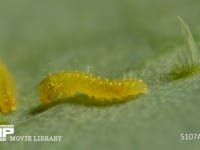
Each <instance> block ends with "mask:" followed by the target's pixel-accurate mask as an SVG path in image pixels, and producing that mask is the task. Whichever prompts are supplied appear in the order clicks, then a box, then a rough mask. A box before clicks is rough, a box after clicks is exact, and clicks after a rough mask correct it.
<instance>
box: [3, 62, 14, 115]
mask: <svg viewBox="0 0 200 150" xmlns="http://www.w3.org/2000/svg"><path fill="white" fill-rule="evenodd" d="M16 108H17V105H16V88H15V82H14V79H13V77H12V75H11V74H10V72H9V71H8V69H7V68H6V66H5V65H4V64H2V63H0V111H1V112H3V113H8V112H10V111H14V110H16Z"/></svg>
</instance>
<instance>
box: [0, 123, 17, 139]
mask: <svg viewBox="0 0 200 150" xmlns="http://www.w3.org/2000/svg"><path fill="white" fill-rule="evenodd" d="M9 134H14V125H0V141H7V135H9Z"/></svg>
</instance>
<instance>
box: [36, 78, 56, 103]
mask: <svg viewBox="0 0 200 150" xmlns="http://www.w3.org/2000/svg"><path fill="white" fill-rule="evenodd" d="M57 91H58V90H57V84H56V82H55V81H54V80H52V79H51V78H46V79H44V80H43V81H42V82H41V83H40V85H39V88H38V95H39V97H40V100H41V101H42V102H43V103H49V102H52V101H54V100H55V99H56V98H57V97H58V95H59V94H58V92H57Z"/></svg>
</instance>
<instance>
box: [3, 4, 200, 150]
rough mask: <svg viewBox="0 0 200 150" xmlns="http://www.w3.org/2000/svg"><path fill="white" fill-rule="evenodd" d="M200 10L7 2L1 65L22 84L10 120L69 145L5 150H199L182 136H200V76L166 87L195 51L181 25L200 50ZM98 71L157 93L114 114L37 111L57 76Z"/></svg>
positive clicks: (11, 145)
mask: <svg viewBox="0 0 200 150" xmlns="http://www.w3.org/2000/svg"><path fill="white" fill-rule="evenodd" d="M199 9H200V2H199V1H197V0H196V1H195V0H190V1H186V0H176V1H174V0H167V1H164V0H163V1H162V0H160V1H159V0H151V1H147V0H146V1H145V0H123V1H122V0H57V1H53V0H35V1H30V0H16V1H10V0H2V1H1V2H0V59H1V60H2V61H3V62H4V63H5V64H6V65H7V66H8V67H9V69H10V70H11V72H12V73H13V75H14V77H15V79H16V84H17V90H18V104H19V108H18V110H17V111H16V112H14V113H12V114H9V115H2V114H1V115H0V117H1V118H4V119H5V120H8V121H9V122H11V123H12V124H14V125H15V135H16V136H19V135H31V136H33V135H62V136H63V138H62V142H0V148H1V149H11V150H12V149H19V148H20V149H21V150H23V149H34V150H35V149H49V150H51V149H52V150H53V149H68V150H75V149H85V150H93V149H95V150H111V149H114V150H122V149H123V150H129V149H131V150H133V149H140V150H141V149H152V150H155V149H163V150H165V149H166V150H168V149H180V150H183V149H192V150H195V149H199V148H200V141H199V140H196V141H181V140H180V134H181V133H200V121H199V117H200V115H199V113H200V111H199V106H200V101H199V100H200V99H199V97H200V92H199V91H200V79H199V77H200V75H199V74H197V75H195V76H191V77H188V78H186V79H184V80H183V79H182V80H177V81H171V82H163V81H162V80H159V77H160V76H161V75H162V74H164V73H165V72H168V71H169V66H170V64H173V55H175V54H176V51H177V49H181V48H182V47H184V46H185V45H184V41H183V37H182V34H181V31H180V25H179V21H178V19H177V16H181V17H182V18H183V20H185V21H186V23H187V24H188V25H189V27H190V29H191V32H192V34H193V36H194V39H195V41H196V43H197V45H199V44H198V43H199V40H200V36H199V35H200V26H199V25H200V20H199V16H200V11H199ZM198 47H199V46H198ZM88 68H89V69H90V72H91V73H94V74H96V75H99V76H101V77H106V78H110V79H112V78H123V77H124V76H125V77H128V76H134V77H137V78H142V79H143V80H144V81H146V82H147V83H148V88H149V91H148V93H147V94H145V95H142V96H140V97H137V98H135V99H134V100H130V101H127V102H125V103H122V104H113V105H109V106H95V105H88V103H87V101H89V98H87V97H86V96H85V97H84V96H83V97H80V96H77V97H74V98H72V99H71V101H72V102H65V103H61V104H58V105H57V104H56V105H54V106H52V107H49V109H47V110H45V111H43V112H37V111H38V109H37V108H38V106H40V104H41V103H40V101H39V98H38V96H37V86H38V84H39V83H40V81H41V80H42V79H43V78H44V77H45V76H47V75H48V73H49V72H57V71H60V70H80V71H85V72H86V71H87V70H88ZM77 99H78V100H81V101H82V100H83V101H84V102H76V101H77ZM73 101H74V102H73ZM85 101H86V103H85ZM33 112H37V113H33Z"/></svg>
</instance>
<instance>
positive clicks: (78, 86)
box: [38, 71, 147, 103]
mask: <svg viewBox="0 0 200 150" xmlns="http://www.w3.org/2000/svg"><path fill="white" fill-rule="evenodd" d="M146 90H147V85H146V83H145V82H144V81H142V80H140V79H126V80H108V79H101V78H100V77H98V76H94V75H92V74H89V73H84V72H79V71H67V72H64V71H62V72H59V73H53V74H50V75H49V76H48V77H47V78H45V79H44V80H43V81H42V82H41V83H40V85H39V87H38V95H39V97H40V100H41V101H42V102H43V103H49V102H52V101H54V100H55V99H56V98H58V97H59V98H64V97H68V96H74V95H76V94H77V93H84V94H86V95H88V96H89V97H95V98H96V99H97V100H99V101H112V100H113V99H116V100H118V101H123V99H124V98H125V97H128V96H133V95H138V94H142V93H145V92H146Z"/></svg>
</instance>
